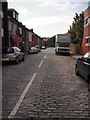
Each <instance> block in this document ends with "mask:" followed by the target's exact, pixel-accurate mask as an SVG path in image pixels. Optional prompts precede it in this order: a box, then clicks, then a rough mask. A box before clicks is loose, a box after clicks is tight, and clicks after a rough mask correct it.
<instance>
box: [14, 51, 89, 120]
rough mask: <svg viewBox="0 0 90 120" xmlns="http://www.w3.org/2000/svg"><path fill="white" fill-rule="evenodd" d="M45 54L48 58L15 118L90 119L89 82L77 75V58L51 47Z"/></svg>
mask: <svg viewBox="0 0 90 120" xmlns="http://www.w3.org/2000/svg"><path fill="white" fill-rule="evenodd" d="M51 51H52V49H51ZM43 54H44V55H46V56H47V57H46V58H45V60H44V62H43V64H42V66H41V68H40V69H38V68H36V69H37V75H36V78H35V80H34V81H33V84H32V85H31V87H30V89H29V90H28V92H27V94H26V96H25V98H24V100H23V102H22V103H21V105H20V107H19V109H18V111H17V113H16V115H15V117H14V118H18V117H22V116H24V117H26V118H28V117H38V118H88V116H89V114H88V113H89V111H88V109H90V108H89V107H90V106H89V104H88V88H87V83H86V81H85V80H84V79H83V78H81V77H77V76H76V75H75V71H74V65H75V62H76V60H75V59H73V58H72V57H70V56H56V55H55V54H54V53H53V52H51V53H50V52H49V50H47V51H46V52H45V53H43ZM41 55H42V53H41ZM39 57H40V56H39ZM29 69H30V68H29ZM29 69H28V70H29ZM19 86H20V85H19Z"/></svg>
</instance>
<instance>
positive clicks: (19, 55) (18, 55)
mask: <svg viewBox="0 0 90 120" xmlns="http://www.w3.org/2000/svg"><path fill="white" fill-rule="evenodd" d="M15 51H16V54H17V57H18V59H19V60H21V54H20V50H19V49H18V48H15Z"/></svg>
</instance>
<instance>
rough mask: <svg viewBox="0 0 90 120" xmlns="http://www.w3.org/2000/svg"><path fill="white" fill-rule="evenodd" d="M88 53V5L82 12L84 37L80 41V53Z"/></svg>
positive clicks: (89, 20)
mask: <svg viewBox="0 0 90 120" xmlns="http://www.w3.org/2000/svg"><path fill="white" fill-rule="evenodd" d="M87 51H90V5H89V7H88V8H87V9H86V10H85V12H84V36H83V41H82V48H81V53H82V54H85V53H86V52H87Z"/></svg>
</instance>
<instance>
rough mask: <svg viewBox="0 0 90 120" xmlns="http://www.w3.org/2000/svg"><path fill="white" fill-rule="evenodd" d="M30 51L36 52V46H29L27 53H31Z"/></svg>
mask: <svg viewBox="0 0 90 120" xmlns="http://www.w3.org/2000/svg"><path fill="white" fill-rule="evenodd" d="M32 53H38V50H37V48H36V47H31V48H30V49H29V50H28V54H32Z"/></svg>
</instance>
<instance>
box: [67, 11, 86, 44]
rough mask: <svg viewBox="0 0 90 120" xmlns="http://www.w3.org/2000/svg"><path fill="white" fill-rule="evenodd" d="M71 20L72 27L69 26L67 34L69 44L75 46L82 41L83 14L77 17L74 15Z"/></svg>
mask: <svg viewBox="0 0 90 120" xmlns="http://www.w3.org/2000/svg"><path fill="white" fill-rule="evenodd" d="M73 19H74V20H73V23H72V26H70V29H69V30H68V33H69V34H70V36H71V43H74V44H77V43H81V42H82V39H83V31H84V13H83V12H82V13H80V14H79V15H78V14H77V13H76V14H75V17H74V18H73Z"/></svg>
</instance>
